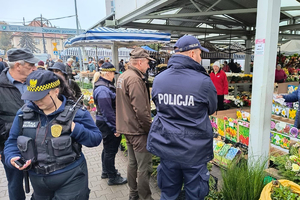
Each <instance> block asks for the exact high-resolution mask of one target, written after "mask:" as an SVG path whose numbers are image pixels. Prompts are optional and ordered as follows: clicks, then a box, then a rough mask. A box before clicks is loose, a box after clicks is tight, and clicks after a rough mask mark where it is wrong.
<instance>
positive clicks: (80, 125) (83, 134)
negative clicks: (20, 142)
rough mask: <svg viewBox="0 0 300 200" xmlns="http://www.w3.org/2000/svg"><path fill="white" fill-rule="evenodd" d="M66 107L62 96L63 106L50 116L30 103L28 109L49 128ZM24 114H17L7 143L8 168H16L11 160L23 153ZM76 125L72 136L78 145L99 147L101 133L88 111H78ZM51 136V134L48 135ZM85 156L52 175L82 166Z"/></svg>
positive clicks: (5, 150)
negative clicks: (21, 121) (18, 144)
mask: <svg viewBox="0 0 300 200" xmlns="http://www.w3.org/2000/svg"><path fill="white" fill-rule="evenodd" d="M65 105H66V98H65V97H64V96H62V105H61V106H60V107H59V108H58V109H57V110H56V111H55V112H53V113H51V114H49V115H47V116H46V115H45V114H44V112H43V111H42V110H40V109H39V108H38V107H37V106H36V105H34V104H33V103H31V102H29V103H28V107H29V108H31V109H33V112H35V113H37V114H38V115H39V119H40V122H39V123H40V124H41V126H47V123H48V122H50V121H51V120H53V119H54V118H55V117H57V116H58V114H59V113H61V112H63V111H64V109H65ZM20 114H23V112H22V110H21V109H20V110H19V111H18V112H17V115H16V117H15V119H14V122H13V125H12V127H11V130H10V133H9V138H8V139H7V141H6V143H5V148H4V154H5V162H6V165H7V166H10V167H11V168H14V167H13V166H12V165H11V163H10V160H11V159H12V158H13V157H16V156H19V157H21V153H20V151H19V149H18V147H17V138H18V136H19V134H20V125H19V117H18V115H20ZM73 122H74V123H75V127H74V130H73V132H71V134H70V136H71V137H72V139H74V140H75V141H76V142H77V143H79V144H82V145H84V146H87V147H94V146H98V145H99V144H100V142H101V140H102V136H101V132H100V131H99V129H98V128H97V126H96V125H95V123H94V121H93V118H92V117H91V115H90V113H89V112H88V111H87V110H82V109H78V111H77V112H76V114H75V118H74V120H73ZM48 134H51V133H48ZM84 159H85V158H84V156H83V154H82V153H81V157H80V158H79V159H78V160H76V161H74V162H73V163H71V164H70V165H68V166H66V167H65V168H63V169H60V170H57V171H55V172H52V173H50V175H51V174H59V173H62V172H65V171H68V170H70V169H73V168H75V167H77V166H78V165H80V163H82V162H83V161H84ZM30 173H31V174H33V175H35V174H36V173H35V172H34V171H33V170H30Z"/></svg>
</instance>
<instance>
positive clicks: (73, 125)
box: [71, 122, 75, 132]
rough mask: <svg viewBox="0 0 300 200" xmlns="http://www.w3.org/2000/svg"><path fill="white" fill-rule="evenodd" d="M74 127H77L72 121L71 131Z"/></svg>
mask: <svg viewBox="0 0 300 200" xmlns="http://www.w3.org/2000/svg"><path fill="white" fill-rule="evenodd" d="M74 128H75V123H74V122H72V126H71V131H72V132H73V130H74Z"/></svg>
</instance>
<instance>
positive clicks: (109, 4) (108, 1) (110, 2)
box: [105, 0, 115, 16]
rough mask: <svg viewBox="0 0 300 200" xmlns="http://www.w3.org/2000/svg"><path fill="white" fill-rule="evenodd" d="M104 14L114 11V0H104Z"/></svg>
mask: <svg viewBox="0 0 300 200" xmlns="http://www.w3.org/2000/svg"><path fill="white" fill-rule="evenodd" d="M105 6H106V16H108V15H109V14H110V13H112V12H114V11H115V0H105Z"/></svg>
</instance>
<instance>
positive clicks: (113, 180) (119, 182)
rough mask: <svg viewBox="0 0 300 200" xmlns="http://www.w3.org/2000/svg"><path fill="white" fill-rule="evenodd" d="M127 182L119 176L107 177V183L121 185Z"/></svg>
mask: <svg viewBox="0 0 300 200" xmlns="http://www.w3.org/2000/svg"><path fill="white" fill-rule="evenodd" d="M125 183H127V179H126V178H123V177H121V176H116V177H115V178H109V180H108V182H107V184H108V185H123V184H125Z"/></svg>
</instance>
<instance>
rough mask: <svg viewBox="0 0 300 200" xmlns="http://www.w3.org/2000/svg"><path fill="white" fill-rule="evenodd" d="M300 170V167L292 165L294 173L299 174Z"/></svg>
mask: <svg viewBox="0 0 300 200" xmlns="http://www.w3.org/2000/svg"><path fill="white" fill-rule="evenodd" d="M299 170H300V166H299V165H297V164H292V170H291V171H293V172H299Z"/></svg>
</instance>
